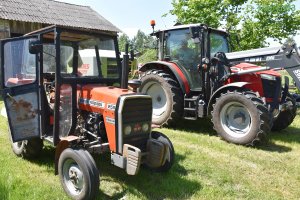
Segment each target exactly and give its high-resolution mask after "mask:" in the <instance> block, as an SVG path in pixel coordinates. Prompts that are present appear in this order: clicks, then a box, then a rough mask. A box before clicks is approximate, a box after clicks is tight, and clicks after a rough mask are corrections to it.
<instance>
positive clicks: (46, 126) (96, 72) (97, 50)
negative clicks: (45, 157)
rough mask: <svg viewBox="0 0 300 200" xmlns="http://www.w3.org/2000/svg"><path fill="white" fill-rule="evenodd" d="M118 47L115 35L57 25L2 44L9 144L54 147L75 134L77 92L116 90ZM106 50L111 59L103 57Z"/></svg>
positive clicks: (118, 74) (118, 66) (118, 78)
mask: <svg viewBox="0 0 300 200" xmlns="http://www.w3.org/2000/svg"><path fill="white" fill-rule="evenodd" d="M117 48H118V47H117V36H116V35H110V34H102V35H101V37H99V36H97V34H96V33H94V34H91V33H86V32H80V31H78V30H76V31H75V30H72V29H65V28H62V27H56V26H53V27H50V28H45V29H43V30H40V31H38V32H34V33H30V34H28V35H27V36H24V37H21V38H13V39H9V40H5V41H2V43H1V50H2V54H3V59H2V60H1V61H2V63H1V67H2V71H3V72H4V73H3V79H2V83H1V84H2V87H3V89H4V96H5V97H4V100H5V105H6V107H7V113H8V119H9V123H10V124H11V126H10V127H11V133H12V139H13V141H14V142H18V141H22V140H25V139H29V138H31V137H37V136H41V137H45V138H46V139H47V140H49V141H50V142H52V143H53V144H55V145H56V144H57V143H58V142H59V141H60V138H61V137H66V136H68V135H69V134H71V133H73V132H75V129H76V124H77V121H78V119H77V110H78V108H77V107H78V101H80V96H82V93H80V92H79V88H80V87H84V86H87V85H91V84H97V85H105V86H120V82H121V62H120V57H119V53H118V49H117ZM57 49H58V51H57ZM106 51H113V52H114V53H115V59H114V60H111V61H108V62H107V60H106V59H105V57H103V58H102V57H101V53H103V52H106ZM91 55H95V56H91ZM99 106H100V105H99ZM12 125H13V126H12Z"/></svg>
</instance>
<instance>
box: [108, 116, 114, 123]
mask: <svg viewBox="0 0 300 200" xmlns="http://www.w3.org/2000/svg"><path fill="white" fill-rule="evenodd" d="M106 122H107V123H110V124H115V119H113V118H110V117H106Z"/></svg>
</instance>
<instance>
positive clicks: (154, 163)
mask: <svg viewBox="0 0 300 200" xmlns="http://www.w3.org/2000/svg"><path fill="white" fill-rule="evenodd" d="M165 151H166V147H165V145H164V143H162V142H160V141H158V140H155V139H149V140H148V142H147V152H148V155H147V160H146V162H147V165H148V166H149V167H151V168H157V167H160V166H162V165H163V161H164V155H165Z"/></svg>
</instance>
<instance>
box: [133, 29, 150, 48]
mask: <svg viewBox="0 0 300 200" xmlns="http://www.w3.org/2000/svg"><path fill="white" fill-rule="evenodd" d="M132 45H133V48H134V50H135V51H138V52H140V53H143V52H144V51H145V50H146V49H148V48H154V47H155V45H154V39H153V37H152V36H149V35H146V34H145V33H144V32H143V31H141V30H138V32H137V34H136V36H134V38H133V40H132Z"/></svg>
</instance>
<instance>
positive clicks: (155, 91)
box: [139, 70, 183, 126]
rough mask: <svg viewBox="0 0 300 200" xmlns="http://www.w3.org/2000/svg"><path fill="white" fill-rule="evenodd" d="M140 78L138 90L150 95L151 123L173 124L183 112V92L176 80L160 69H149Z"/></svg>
mask: <svg viewBox="0 0 300 200" xmlns="http://www.w3.org/2000/svg"><path fill="white" fill-rule="evenodd" d="M140 80H141V82H142V84H141V86H140V88H139V91H140V92H141V93H145V94H148V95H150V96H151V97H152V105H153V113H152V123H154V124H157V125H169V126H172V125H174V124H175V122H176V121H177V120H178V119H179V118H181V117H182V113H183V94H182V91H181V89H180V88H179V85H178V83H177V81H175V80H174V79H173V78H172V77H171V76H170V75H168V74H166V73H165V72H164V71H162V70H149V71H147V72H145V73H144V74H143V75H142V76H141V78H140Z"/></svg>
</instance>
